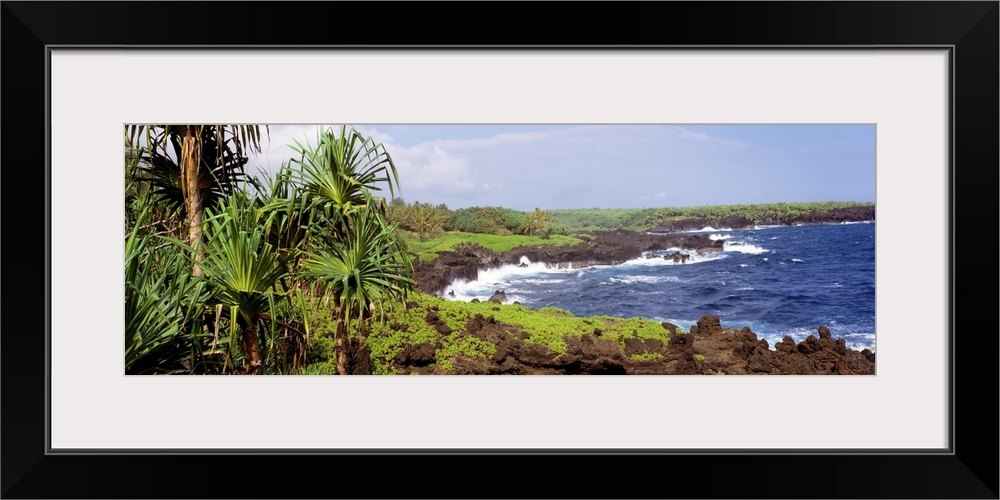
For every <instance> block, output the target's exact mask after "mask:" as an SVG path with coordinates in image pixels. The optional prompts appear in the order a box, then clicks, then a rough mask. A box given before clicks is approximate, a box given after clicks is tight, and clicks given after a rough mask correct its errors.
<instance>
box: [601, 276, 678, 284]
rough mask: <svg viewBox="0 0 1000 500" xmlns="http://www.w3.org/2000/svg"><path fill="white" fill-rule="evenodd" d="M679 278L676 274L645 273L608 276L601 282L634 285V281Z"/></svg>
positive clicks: (660, 281) (656, 281)
mask: <svg viewBox="0 0 1000 500" xmlns="http://www.w3.org/2000/svg"><path fill="white" fill-rule="evenodd" d="M680 280H681V279H680V278H678V277H677V276H645V275H628V276H612V277H610V278H608V281H606V282H602V283H624V284H626V285H634V284H636V283H647V284H653V283H662V282H675V283H676V282H679V281H680Z"/></svg>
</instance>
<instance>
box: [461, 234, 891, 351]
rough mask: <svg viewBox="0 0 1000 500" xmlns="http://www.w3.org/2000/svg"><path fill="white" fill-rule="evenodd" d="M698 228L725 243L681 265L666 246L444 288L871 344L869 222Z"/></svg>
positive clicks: (499, 271) (493, 274)
mask: <svg viewBox="0 0 1000 500" xmlns="http://www.w3.org/2000/svg"><path fill="white" fill-rule="evenodd" d="M705 233H707V234H710V235H711V236H712V238H713V239H720V238H721V239H725V241H726V244H725V250H724V251H723V252H721V253H716V254H709V255H704V256H697V255H692V257H691V258H692V260H689V261H688V263H685V264H675V263H673V262H672V261H667V260H664V259H663V258H662V255H663V254H666V253H673V252H674V250H670V251H666V252H656V253H652V254H648V255H646V256H643V257H642V258H638V259H634V260H631V261H629V262H626V263H624V264H620V265H616V266H592V267H587V268H584V269H556V268H553V267H551V266H549V265H548V264H546V263H542V262H530V261H528V260H527V259H522V263H526V264H528V266H527V267H519V266H516V265H509V266H503V267H500V268H496V269H488V270H480V273H479V279H478V280H477V281H474V282H461V281H460V282H456V283H453V284H452V286H451V287H449V288H448V289H447V290H446V292H447V291H448V290H453V291H454V292H455V294H456V296H455V297H454V298H455V299H456V300H471V299H472V298H474V297H477V298H479V299H480V300H486V299H488V298H489V297H490V296H491V295H492V294H493V292H494V291H495V290H504V291H505V293H506V294H507V297H508V298H509V299H510V300H517V301H520V302H521V303H522V304H523V305H525V306H526V307H533V308H541V307H546V306H555V307H559V308H562V309H566V310H568V311H570V312H572V313H573V314H574V315H577V316H592V315H611V316H621V317H633V316H637V317H642V318H650V319H655V320H657V321H669V322H671V323H674V324H677V325H679V326H681V327H683V328H689V327H690V326H691V325H692V324H694V323H695V322H697V321H698V318H700V317H701V316H702V315H705V314H714V315H716V316H719V317H720V318H721V320H722V325H723V326H724V327H726V328H742V327H744V326H749V327H750V329H751V330H753V331H754V332H755V333H756V334H757V336H758V337H762V338H765V339H767V340H768V343H769V344H770V346H771V348H772V349H773V348H774V344H775V343H776V342H778V341H780V340H781V339H782V338H783V337H784V336H785V335H790V336H791V337H792V338H793V339H795V341H796V342H798V341H801V340H803V339H805V337H807V336H808V335H810V334H816V329H817V328H818V327H819V326H820V325H826V326H827V327H829V328H830V331H831V333H832V334H833V337H834V338H837V337H843V338H844V339H845V340H846V341H847V345H848V347H851V348H853V349H859V350H860V349H863V348H866V347H867V348H869V349H872V350H874V349H875V223H874V222H871V223H853V224H830V225H814V226H797V227H788V226H775V227H759V228H755V229H753V230H741V231H724V230H710V231H705ZM681 252H682V253H689V254H691V252H687V251H683V250H682V251H681ZM445 297H448V296H447V295H445ZM449 298H450V297H449Z"/></svg>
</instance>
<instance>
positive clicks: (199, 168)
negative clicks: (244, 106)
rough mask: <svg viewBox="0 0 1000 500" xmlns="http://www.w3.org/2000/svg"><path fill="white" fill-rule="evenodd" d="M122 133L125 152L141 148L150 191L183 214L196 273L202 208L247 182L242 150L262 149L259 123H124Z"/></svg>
mask: <svg viewBox="0 0 1000 500" xmlns="http://www.w3.org/2000/svg"><path fill="white" fill-rule="evenodd" d="M264 128H265V130H267V126H266V125H265V127H264ZM125 137H126V145H127V146H128V148H129V150H130V151H136V150H138V151H141V155H142V158H143V165H145V169H146V171H147V172H146V174H147V175H146V176H145V177H144V180H146V181H147V182H149V183H150V185H151V186H152V193H153V194H154V195H155V196H157V197H158V198H159V199H160V200H162V201H164V202H165V203H166V204H167V206H168V207H173V208H175V209H177V210H180V211H182V213H183V214H184V216H185V219H186V220H187V232H188V234H187V243H188V245H189V246H190V247H191V248H192V249H193V250H192V251H193V252H194V256H195V262H194V264H193V266H192V274H194V275H200V274H201V268H200V266H199V264H198V263H199V262H200V261H201V254H202V252H201V233H202V226H201V223H202V218H203V216H204V209H205V207H206V206H212V205H214V203H215V202H216V201H217V200H219V199H221V197H223V196H226V195H229V194H232V193H233V192H235V190H236V189H238V188H239V187H240V185H241V184H242V183H243V182H244V181H246V179H247V178H246V170H245V165H246V163H247V157H246V155H245V153H246V152H248V151H254V152H257V153H260V152H261V134H260V126H258V125H129V126H126V128H125Z"/></svg>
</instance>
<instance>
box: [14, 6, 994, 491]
mask: <svg viewBox="0 0 1000 500" xmlns="http://www.w3.org/2000/svg"><path fill="white" fill-rule="evenodd" d="M552 7H553V8H551V9H543V8H542V7H541V4H539V3H537V2H531V3H528V2H503V3H492V2H469V3H435V4H425V3H416V2H402V3H392V4H390V3H387V2H373V3H339V2H338V3H333V2H330V3H327V2H301V3H300V2H274V3H272V2H218V3H200V2H169V3H158V2H141V3H133V2H2V17H0V20H2V27H0V28H2V29H0V33H2V36H3V40H2V57H0V60H2V73H0V74H2V75H3V83H2V117H3V119H2V135H0V140H2V145H3V146H4V147H3V148H2V167H3V179H4V181H5V182H4V183H3V186H2V191H0V194H2V197H0V198H2V200H3V211H2V217H3V219H2V222H3V224H2V227H3V234H4V235H5V236H6V239H5V240H4V244H3V246H2V258H3V262H4V264H6V265H7V270H8V273H7V281H6V284H5V286H3V289H2V292H3V293H2V300H3V316H2V324H0V326H2V331H3V334H2V349H0V356H2V359H0V361H2V365H0V366H2V379H0V383H2V406H0V408H2V432H3V434H2V440H0V443H2V480H0V482H2V494H3V497H4V498H362V497H365V498H369V497H378V498H534V497H538V498H541V497H561V498H997V495H998V455H1000V453H998V437H997V429H998V398H997V394H998V391H997V386H996V385H994V384H996V381H997V373H998V370H997V368H998V366H997V365H998V348H997V347H998V344H997V341H998V326H997V325H998V318H997V317H995V316H994V312H995V311H996V309H995V307H996V304H997V303H998V300H997V298H998V297H997V289H998V287H997V276H998V274H997V269H996V267H994V266H995V263H996V261H995V260H993V258H994V256H995V255H996V253H997V239H996V237H995V234H996V233H995V231H996V228H997V227H998V218H997V215H998V191H1000V189H998V182H997V172H998V169H1000V167H998V166H1000V160H998V149H1000V148H998V136H1000V133H998V117H1000V113H998V94H1000V87H998V77H997V74H998V66H1000V57H998V44H1000V36H998V3H997V2H995V1H993V2H775V3H756V2H734V3H730V2H707V3H686V2H641V3H629V2H614V3H596V2H594V3H591V2H572V3H570V2H557V3H554V4H552ZM543 12H544V13H543ZM418 44H419V45H448V46H454V45H460V46H478V45H497V44H500V45H529V46H535V47H537V46H541V45H597V46H608V47H614V46H621V45H656V46H661V45H685V46H691V45H699V46H715V45H735V46H761V45H775V46H782V47H784V48H788V47H801V48H810V47H813V46H820V45H821V46H831V45H833V46H857V47H859V48H863V47H870V46H873V45H877V46H887V45H892V46H911V47H924V46H929V45H936V46H938V45H945V46H954V47H955V49H954V53H953V57H954V59H953V60H954V66H953V68H954V83H955V86H954V89H953V93H954V94H953V95H954V103H955V105H954V108H953V110H952V111H953V113H952V119H953V122H952V123H953V130H954V136H955V142H954V144H953V148H954V149H953V150H954V163H953V169H952V177H951V178H952V187H953V194H952V200H951V201H952V203H951V207H952V213H951V214H950V215H951V217H952V219H951V220H952V223H951V232H952V237H953V244H954V246H953V253H952V263H953V268H952V269H953V274H952V276H951V279H952V286H953V290H952V295H951V304H950V306H951V311H952V316H953V318H954V328H953V331H952V338H953V342H952V345H953V353H954V358H955V366H954V373H953V383H954V391H953V398H954V408H955V422H954V426H955V427H954V447H953V451H954V454H948V453H938V454H931V455H902V454H900V455H895V454H888V455H883V454H870V453H855V454H850V453H843V454H842V453H822V454H790V455H786V454H774V453H757V454H685V455H676V454H671V455H635V454H621V455H619V454H606V453H605V454H541V453H527V452H525V453H520V454H513V453H511V454H496V453H488V454H475V455H457V454H446V453H430V452H429V453H405V454H391V455H376V454H362V453H359V454H349V455H343V454H341V455H321V454H313V455H309V454H296V453H295V452H294V451H292V452H291V454H288V455H278V454H249V453H248V454H204V453H190V454H186V455H167V454H157V453H149V454H139V455H121V454H110V455H109V454H102V455H96V456H82V455H46V454H45V441H44V431H45V427H44V426H45V400H44V398H45V383H46V382H45V373H44V370H45V365H44V360H45V335H46V332H45V324H46V322H45V318H46V314H47V312H46V308H45V300H44V299H45V297H46V294H47V286H48V283H47V281H46V280H43V279H39V278H40V276H41V275H42V270H43V269H45V266H46V257H45V256H46V255H47V253H48V252H47V248H46V243H45V241H46V240H45V226H44V224H43V223H42V221H43V220H44V217H46V211H47V206H46V202H45V198H44V197H43V193H44V192H45V189H46V181H45V172H46V169H47V165H46V160H45V155H44V152H45V151H46V143H45V137H46V132H47V123H46V118H47V117H46V115H45V95H46V88H47V82H46V80H45V61H46V46H47V45H69V46H79V45H101V46H104V45H167V46H176V45H193V46H213V45H215V46H222V45H224V46H241V45H275V46H300V45H324V46H330V45H394V46H411V45H418ZM83 127H84V131H85V125H84V126H83ZM984 235H985V237H984ZM12 269H14V270H16V271H19V270H26V271H28V272H30V273H31V274H19V273H12V272H11V270H12ZM979 304H986V307H987V309H985V310H984V309H981V307H982V306H980V305H979ZM56 314H58V312H56ZM98 328H99V325H80V329H79V332H78V333H79V334H81V335H86V334H88V332H89V331H91V330H96V329H98ZM840 404H851V402H849V401H844V402H841V403H840ZM245 410H246V409H244V408H239V409H234V412H242V411H245ZM345 411H358V412H363V411H364V409H361V408H357V409H345ZM857 412H858V418H859V419H864V418H866V416H868V415H869V410H868V409H866V408H862V407H859V408H858V409H857ZM822 413H823V412H822V409H817V412H816V419H815V421H812V422H809V423H805V424H801V426H789V427H788V428H786V429H784V432H792V433H801V434H802V435H803V436H804V440H807V439H808V435H809V434H810V433H811V432H838V430H837V427H836V425H833V424H826V423H824V422H823V418H822ZM527 415H528V413H527V412H526V416H525V418H530V417H528V416H527ZM122 418H128V416H126V415H123V416H122ZM308 418H309V419H312V418H315V416H309V417H308ZM694 418H697V414H696V412H694V411H691V412H690V414H687V413H685V411H684V410H679V411H678V414H677V415H675V416H673V417H672V419H671V422H665V425H664V427H663V430H662V432H683V429H684V421H685V419H694ZM303 419H304V420H305V419H306V416H303ZM399 419H400V420H399V425H401V426H405V425H406V417H405V415H400V416H399ZM901 424H905V422H901ZM733 425H734V426H745V427H746V428H747V432H773V430H771V429H763V428H760V427H758V426H755V425H754V424H753V423H752V419H748V418H746V419H738V420H734V422H733ZM337 431H339V430H337V429H331V432H337ZM484 432H488V430H484Z"/></svg>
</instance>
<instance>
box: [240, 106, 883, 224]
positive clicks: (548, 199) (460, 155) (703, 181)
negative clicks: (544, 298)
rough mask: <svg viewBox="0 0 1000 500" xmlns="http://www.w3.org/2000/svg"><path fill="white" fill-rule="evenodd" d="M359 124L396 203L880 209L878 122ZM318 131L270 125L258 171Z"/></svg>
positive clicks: (523, 207)
mask: <svg viewBox="0 0 1000 500" xmlns="http://www.w3.org/2000/svg"><path fill="white" fill-rule="evenodd" d="M325 127H326V126H324V128H325ZM333 127H334V129H335V130H339V126H336V125H334V126H333ZM354 127H355V128H357V129H358V130H359V131H361V132H362V133H364V134H365V135H368V136H371V137H373V138H374V139H375V140H376V141H378V142H381V143H383V144H384V145H385V147H386V148H387V150H388V151H389V154H390V155H391V156H392V158H393V161H394V163H395V164H396V167H397V170H398V171H399V181H400V188H401V193H397V195H400V196H402V198H403V199H405V200H406V201H408V202H413V201H420V202H431V203H434V204H439V203H445V204H447V205H448V207H449V208H464V207H470V206H505V207H509V208H514V209H517V210H531V209H533V208H535V207H540V208H542V209H545V210H548V209H557V208H593V207H601V208H645V207H683V206H696V205H729V204H741V203H772V202H796V201H875V126H874V125H559V124H554V125H363V124H358V125H354ZM317 128H318V126H317V125H271V126H270V141H269V144H266V145H265V153H264V154H262V155H260V156H258V157H256V158H253V157H252V158H251V160H250V166H251V169H253V168H254V167H255V166H256V167H258V168H260V169H262V170H274V169H276V168H277V166H278V165H280V164H281V162H282V161H285V160H286V159H287V158H289V157H291V155H292V152H291V151H290V150H289V149H288V148H287V147H284V145H286V144H289V143H291V142H292V139H297V140H299V141H300V142H302V141H304V140H309V141H312V142H315V139H316V131H317ZM385 195H387V193H385Z"/></svg>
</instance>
